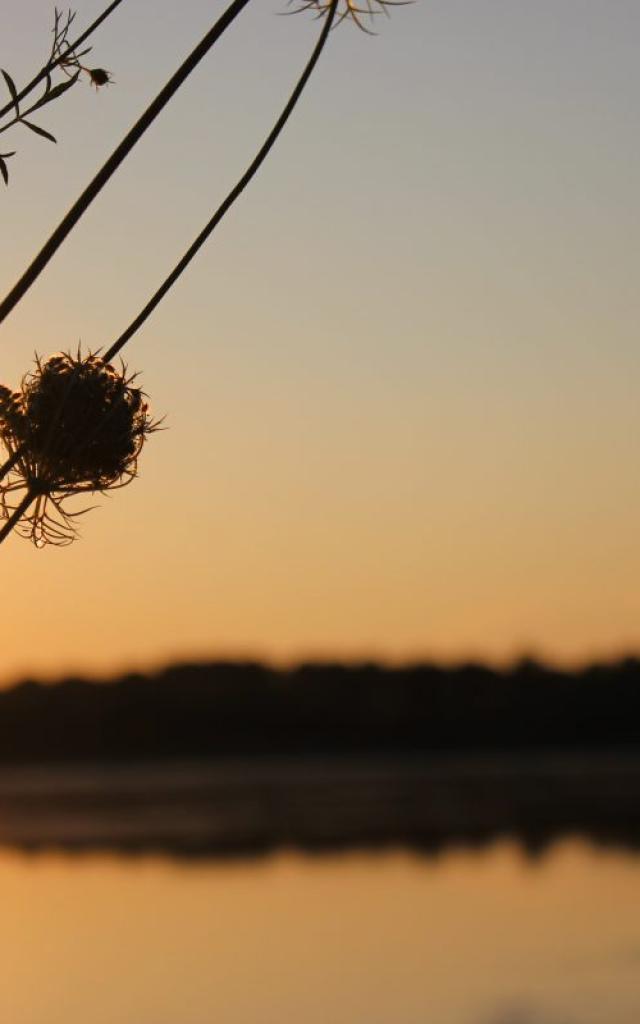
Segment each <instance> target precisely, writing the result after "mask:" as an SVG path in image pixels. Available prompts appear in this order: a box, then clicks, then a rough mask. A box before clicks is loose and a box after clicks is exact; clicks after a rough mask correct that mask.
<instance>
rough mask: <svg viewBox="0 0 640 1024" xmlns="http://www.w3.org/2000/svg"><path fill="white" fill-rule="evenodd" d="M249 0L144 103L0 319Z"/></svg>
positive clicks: (234, 7) (1, 306)
mask: <svg viewBox="0 0 640 1024" xmlns="http://www.w3.org/2000/svg"><path fill="white" fill-rule="evenodd" d="M248 3H249V0H232V3H231V4H230V5H229V7H228V8H227V10H226V11H224V13H223V14H222V15H221V17H220V18H219V19H218V20H217V22H216V23H215V25H213V26H212V28H211V29H209V31H208V32H207V33H206V35H205V36H204V37H203V39H202V40H201V41H200V42H199V43H198V45H197V46H196V48H195V49H194V50H193V51H192V52H191V53H190V54H189V56H188V57H187V59H186V60H185V61H184V63H183V64H182V65H181V66H180V67H179V68H178V70H177V71H176V72H175V74H174V75H172V77H171V78H170V79H169V81H168V82H167V83H166V85H165V86H164V88H162V89H161V90H160V92H159V93H158V95H157V96H156V98H155V99H154V100H153V102H152V103H151V104H150V105H149V106H148V107H147V109H146V110H145V112H144V114H143V115H142V116H141V117H140V118H139V119H138V121H137V122H136V123H135V124H134V126H133V128H131V129H130V131H129V132H128V133H127V134H126V135H125V137H124V139H123V140H122V142H121V143H120V145H119V146H117V147H116V149H115V150H114V151H113V153H112V154H111V156H110V157H109V159H108V160H107V161H106V163H105V164H104V165H103V166H102V167H101V169H100V170H99V171H98V173H97V174H96V176H95V177H94V179H93V181H91V182H90V183H89V185H88V186H87V188H86V189H85V190H84V192H83V193H82V195H81V196H80V198H79V199H77V200H76V202H75V203H74V204H73V206H72V207H71V209H70V210H69V212H68V213H67V215H66V216H65V217H64V218H63V220H62V221H61V222H60V224H59V225H58V227H57V228H56V230H55V231H54V232H53V234H52V235H51V237H50V238H49V240H48V241H47V242H46V243H45V244H44V246H43V247H42V249H41V250H40V252H39V253H38V255H37V256H36V257H35V259H34V260H33V261H32V263H31V264H30V265H29V266H28V267H27V269H26V271H25V272H24V274H23V275H22V277H21V278H20V279H19V281H18V282H17V283H16V284H15V285H14V287H13V288H12V289H11V291H10V292H9V294H8V295H7V297H6V298H5V299H4V301H3V302H2V303H0V323H2V321H3V320H4V319H6V317H7V316H8V315H9V313H10V312H11V310H12V309H13V308H14V306H16V305H17V303H18V302H19V301H20V299H21V298H22V297H23V295H24V294H25V292H27V291H28V289H29V288H30V287H31V285H32V284H33V282H34V281H35V280H36V279H37V278H38V277H39V275H40V274H41V273H42V271H43V270H44V268H45V267H46V265H47V263H48V262H49V260H50V259H51V258H52V256H53V255H54V254H55V252H56V251H57V250H58V249H59V248H60V246H61V245H62V243H63V242H64V240H65V238H66V237H67V235H68V234H69V233H70V231H71V230H72V229H73V228H74V227H75V225H76V224H77V223H78V221H79V220H80V218H81V217H82V215H83V213H85V211H86V210H87V209H88V207H89V206H90V205H91V203H92V202H93V200H94V199H95V197H96V196H97V195H98V193H99V192H100V190H101V189H102V188H103V186H104V185H105V184H106V183H107V181H108V180H109V178H110V177H111V176H112V174H114V173H115V171H116V170H117V169H118V167H119V166H120V164H121V163H122V161H123V160H124V159H125V157H126V156H127V155H128V154H129V153H130V152H131V150H132V149H133V147H134V146H135V145H136V143H137V142H138V141H139V140H140V139H141V137H142V136H143V135H144V133H145V132H146V130H147V128H148V127H149V125H150V124H151V123H152V122H153V121H154V120H155V119H156V117H157V116H158V114H159V113H160V112H161V110H162V109H163V108H164V107H165V106H166V105H167V103H168V102H169V100H170V99H171V98H172V96H173V95H174V93H176V92H177V91H178V89H179V88H180V86H181V85H182V84H183V82H184V81H185V80H186V79H187V78H188V77H189V75H190V74H191V72H192V71H193V70H194V68H195V67H197V65H198V64H199V63H200V61H201V60H202V58H203V57H204V56H205V55H206V54H207V53H208V52H209V50H210V49H211V47H212V46H213V45H214V43H216V42H217V40H218V39H219V38H220V36H221V35H222V33H223V32H224V31H225V29H227V28H228V27H229V25H230V24H231V23H232V21H233V20H234V19H235V18H236V17H237V15H238V14H240V12H241V11H242V9H243V7H246V5H247V4H248Z"/></svg>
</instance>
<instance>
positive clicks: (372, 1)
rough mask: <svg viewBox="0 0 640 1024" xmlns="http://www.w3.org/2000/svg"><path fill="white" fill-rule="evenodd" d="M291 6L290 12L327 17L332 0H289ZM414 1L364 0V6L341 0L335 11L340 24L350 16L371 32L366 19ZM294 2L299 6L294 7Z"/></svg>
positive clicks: (336, 20)
mask: <svg viewBox="0 0 640 1024" xmlns="http://www.w3.org/2000/svg"><path fill="white" fill-rule="evenodd" d="M288 3H289V6H290V7H293V10H292V11H290V12H289V13H290V14H299V13H300V12H301V11H312V12H313V13H315V15H316V17H317V18H324V17H326V16H327V15H328V14H329V12H330V11H331V7H332V3H331V0H288ZM410 3H413V0H363V6H361V5H360V4H359V3H357V2H355V0H340V2H339V3H338V7H337V9H336V11H335V23H336V25H339V24H340V22H342V21H344V20H345V18H350V19H351V20H352V21H353V22H355V24H356V25H357V26H358V28H359V29H362V31H363V32H368V33H369V34H372V33H371V29H370V28H367V26H366V24H365V19H368V20H369V21H370V22H372V21H374V20H375V17H376V15H378V14H386V15H387V16H388V15H389V7H404V6H406V5H407V4H410ZM294 4H296V5H297V6H295V7H294Z"/></svg>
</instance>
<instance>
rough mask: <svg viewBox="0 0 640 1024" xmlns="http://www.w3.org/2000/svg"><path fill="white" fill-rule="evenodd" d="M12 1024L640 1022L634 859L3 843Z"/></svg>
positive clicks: (0, 871) (5, 993)
mask: <svg viewBox="0 0 640 1024" xmlns="http://www.w3.org/2000/svg"><path fill="white" fill-rule="evenodd" d="M0 908H1V910H0V929H1V931H0V944H1V949H0V956H1V963H2V976H1V982H0V1020H1V1021H3V1022H7V1024H89V1022H90V1024H212V1022H216V1024H638V1021H640V857H638V855H634V854H633V853H630V852H624V851H621V850H617V849H603V848H596V847H594V846H591V845H589V844H588V843H587V842H586V841H582V840H580V839H566V840H563V841H561V842H559V843H557V844H555V845H554V846H552V847H551V848H550V849H549V850H547V852H546V853H545V854H544V855H543V856H541V857H539V858H536V859H533V860H532V859H530V858H527V857H526V855H525V854H523V852H522V851H521V849H520V847H519V846H518V845H517V844H516V843H514V842H506V841H504V842H499V843H495V844H493V845H491V846H490V847H488V848H485V849H483V850H480V851H478V850H475V851H474V850H469V849H466V850H465V849H453V850H449V851H448V852H443V853H440V854H438V855H437V856H431V857H426V856H425V857H423V856H420V855H417V854H411V853H408V852H399V851H397V852H377V853H370V854H363V853H344V854H339V855H338V854H323V855H318V856H305V855H301V854H293V853H286V852H285V853H279V854H275V855H273V856H270V857H266V858H264V859H253V860H252V859H239V860H232V859H229V860H195V861H194V860H179V859H171V858H170V857H164V856H156V855H148V854H142V855H138V856H123V855H117V854H115V855H114V854H104V853H87V854H81V855H77V854H76V855H73V854H56V853H38V854H25V853H21V852H16V851H12V850H9V849H5V850H2V851H0Z"/></svg>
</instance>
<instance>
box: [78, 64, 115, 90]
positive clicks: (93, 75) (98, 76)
mask: <svg viewBox="0 0 640 1024" xmlns="http://www.w3.org/2000/svg"><path fill="white" fill-rule="evenodd" d="M84 70H85V71H86V72H87V74H88V76H89V78H90V79H91V84H92V85H95V87H96V91H97V90H98V89H100V88H102V86H103V85H110V84H111V82H113V78H112V77H111V72H110V71H105V69H104V68H85V69H84Z"/></svg>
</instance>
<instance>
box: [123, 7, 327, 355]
mask: <svg viewBox="0 0 640 1024" xmlns="http://www.w3.org/2000/svg"><path fill="white" fill-rule="evenodd" d="M337 6H338V0H332V2H331V7H330V9H329V11H328V14H327V16H326V18H325V21H324V25H323V27H322V31H321V33H320V36H319V38H318V41H317V43H316V45H315V48H314V50H313V53H312V54H311V57H310V58H309V60H308V62H307V65H306V67H305V69H304V71H303V72H302V75H301V76H300V78H299V79H298V82H297V84H296V87H295V88H294V90H293V92H292V93H291V96H290V97H289V100H288V102H287V104H286V106H285V107H284V109H283V111H282V113H281V114H280V117H279V118H278V120H277V121H276V123H275V125H274V126H273V128H272V129H271V131H270V132H269V134H268V136H267V138H266V140H265V142H264V143H263V145H262V146H261V148H260V149H259V150H258V153H257V154H256V156H255V157H254V159H253V160H252V161H251V163H250V164H249V166H248V167H247V169H246V171H245V172H244V174H243V175H242V177H241V178H240V180H239V181H238V182H237V183H236V185H235V186H234V187H233V188H232V189H231V191H230V192H229V194H228V196H227V197H226V199H225V200H224V201H223V202H222V203H221V204H220V206H219V207H218V209H217V210H216V212H215V213H214V214H213V216H212V217H211V219H210V220H209V221H208V223H207V224H206V225H205V227H204V228H203V229H202V231H201V232H200V234H199V235H198V236H197V238H196V239H195V241H194V242H193V243H192V244H191V245H190V246H189V248H188V249H187V251H186V252H185V254H184V256H183V257H182V259H181V260H180V262H179V263H178V264H176V266H175V267H174V269H173V270H172V271H171V273H170V274H169V276H168V277H167V278H166V279H165V280H164V281H163V283H162V284H161V285H160V287H159V288H158V290H157V292H155V294H154V295H153V296H152V297H151V298H150V299H149V301H148V302H147V304H146V306H145V307H144V309H142V310H141V311H140V313H139V314H138V316H137V317H136V318H135V320H133V322H132V323H131V324H129V326H128V327H127V329H126V331H124V332H123V333H122V334H121V335H120V337H119V338H118V339H117V340H116V341H114V343H113V345H111V347H110V348H109V349H108V350H107V351H106V352H105V354H104V357H103V358H104V359H105V361H106V362H109V361H110V360H112V359H113V357H114V356H115V355H117V354H118V352H119V351H120V350H121V349H122V348H123V347H124V345H126V343H127V342H128V341H129V339H130V338H131V337H132V336H133V335H134V334H135V333H136V331H137V330H138V329H139V328H140V327H141V326H142V324H143V323H144V322H145V320H146V319H147V318H148V317H149V316H150V315H151V313H153V311H154V309H155V308H156V306H157V305H158V304H159V303H160V302H161V300H162V299H163V298H164V296H165V295H166V294H167V292H168V291H169V289H170V288H171V287H172V286H173V285H174V284H175V282H176V281H177V280H178V278H179V277H180V275H181V274H182V272H183V271H184V270H185V269H186V267H187V266H188V265H189V263H190V262H191V260H192V259H193V257H194V256H195V255H196V253H197V252H198V250H199V249H200V248H201V246H203V245H204V243H205V242H206V240H207V238H208V237H209V235H210V234H211V233H212V232H213V230H214V228H216V227H217V225H218V224H219V223H220V221H221V220H222V218H223V217H224V215H225V213H226V212H227V211H228V210H229V209H230V207H231V206H233V204H234V202H235V201H236V199H237V198H238V196H240V194H241V193H242V192H243V191H244V189H245V188H246V187H247V185H248V184H249V182H250V181H251V179H252V178H253V177H254V175H255V174H256V172H257V171H258V169H259V168H260V166H261V164H262V163H263V161H264V160H265V159H266V157H267V155H268V153H269V151H270V150H271V148H272V147H273V145H274V143H275V142H276V139H277V138H278V136H279V135H280V132H281V131H282V129H283V128H284V126H285V124H286V123H287V121H288V119H289V117H290V116H291V113H292V112H293V109H294V107H295V105H296V103H297V102H298V100H299V99H300V96H301V95H302V91H303V89H304V87H305V85H306V84H307V82H308V80H309V78H310V76H311V73H312V72H313V69H314V68H315V66H316V64H317V62H318V59H319V57H320V54H321V53H322V50H323V48H324V45H325V43H326V41H327V38H328V36H329V32H330V31H331V25H332V22H333V19H334V16H335V13H336V8H337Z"/></svg>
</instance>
